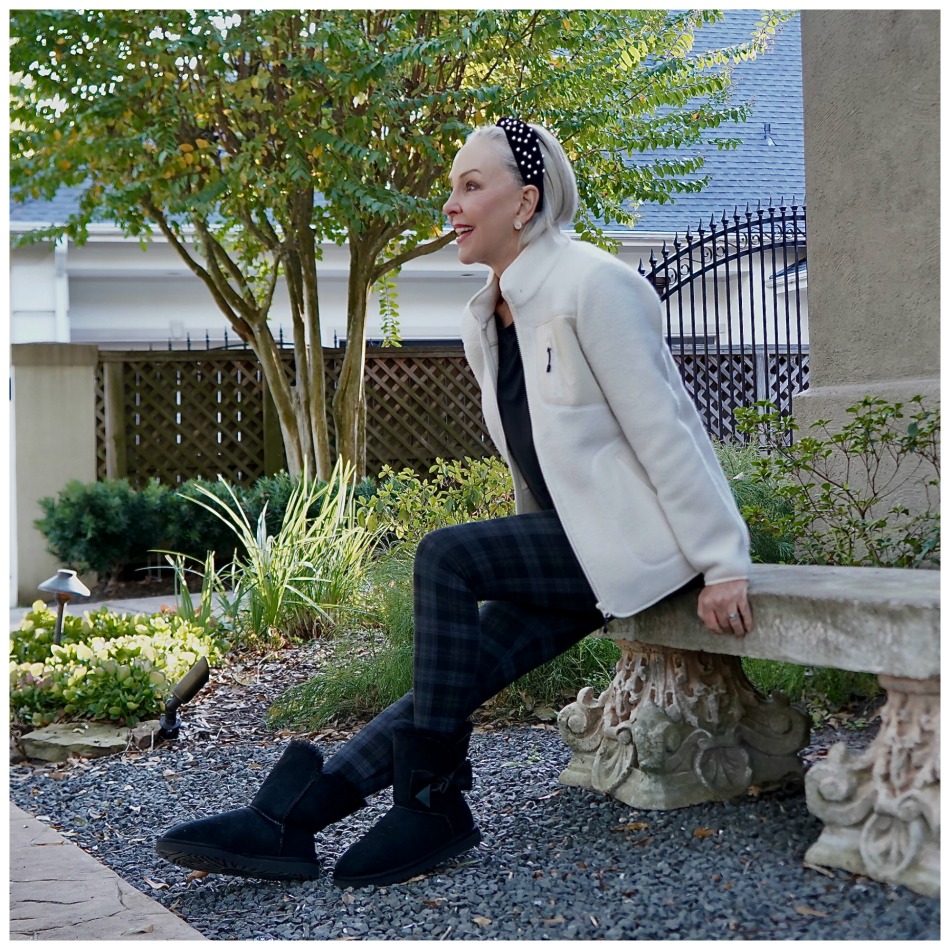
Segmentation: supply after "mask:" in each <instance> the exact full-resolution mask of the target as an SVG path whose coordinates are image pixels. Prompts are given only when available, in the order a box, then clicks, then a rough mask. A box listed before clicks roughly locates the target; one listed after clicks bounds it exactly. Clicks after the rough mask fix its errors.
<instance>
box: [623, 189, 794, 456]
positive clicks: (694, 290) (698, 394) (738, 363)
mask: <svg viewBox="0 0 950 950" xmlns="http://www.w3.org/2000/svg"><path fill="white" fill-rule="evenodd" d="M649 265H650V268H649V270H647V269H646V268H645V267H644V264H643V262H642V261H641V262H640V267H639V271H640V273H641V274H643V275H644V276H645V277H646V278H647V279H648V280H649V281H650V282H651V283H652V284H653V286H654V288H655V289H656V291H657V293H658V294H659V295H660V299H661V300H662V301H663V303H664V310H665V316H666V338H667V342H668V344H669V346H670V349H671V351H672V353H673V358H674V360H675V361H676V363H677V365H678V366H679V369H680V373H681V375H682V377H683V382H684V383H685V385H686V388H687V390H688V391H689V392H690V394H691V395H692V397H693V399H694V401H695V403H696V406H697V408H698V409H699V412H700V415H701V416H702V418H703V421H704V422H705V424H706V428H707V430H708V431H709V433H710V434H711V435H712V436H713V437H715V438H719V439H724V440H733V441H736V440H741V439H742V438H743V437H742V436H741V434H740V433H738V432H736V427H735V417H734V413H735V409H736V407H738V406H750V405H752V404H753V403H755V402H756V401H758V400H763V399H767V400H769V401H770V402H772V403H773V404H774V405H776V406H777V407H778V408H779V409H780V411H781V412H782V413H784V414H789V413H791V411H792V399H793V397H794V395H795V394H796V393H799V392H802V391H803V390H805V389H807V388H808V343H807V303H806V298H805V284H806V280H805V277H806V270H805V267H806V244H805V208H804V206H798V205H794V204H793V205H791V206H789V207H786V206H785V205H784V204H782V205H781V206H779V207H778V208H774V207H769V208H762V207H761V206H759V207H758V208H757V209H756V210H755V211H752V210H750V209H749V208H748V207H747V208H746V210H745V212H739V211H738V210H736V211H734V212H733V214H732V216H731V218H730V217H728V216H727V215H726V213H725V212H723V215H722V218H721V219H720V220H719V221H718V222H717V221H716V220H715V218H714V217H711V218H710V220H709V225H708V227H704V226H703V225H702V224H700V225H699V227H698V228H697V229H696V231H695V233H693V232H692V231H687V232H686V234H685V236H684V238H683V240H682V241H681V240H680V238H679V236H678V235H677V236H676V237H675V238H674V240H673V243H672V247H670V246H668V245H667V243H666V242H664V244H663V247H662V249H661V251H660V259H659V260H657V257H656V254H655V253H654V254H651V255H650V260H649Z"/></svg>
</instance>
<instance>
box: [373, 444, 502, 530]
mask: <svg viewBox="0 0 950 950" xmlns="http://www.w3.org/2000/svg"><path fill="white" fill-rule="evenodd" d="M429 475H430V476H431V477H430V478H424V477H420V476H419V475H417V474H416V473H415V472H414V471H413V470H412V469H410V468H406V469H403V470H402V471H400V472H396V471H395V470H393V469H392V468H390V467H389V466H386V467H385V468H384V469H383V470H382V472H380V475H379V484H378V486H377V488H376V492H375V494H373V495H371V496H370V497H369V498H367V497H363V496H359V497H358V498H357V504H358V506H359V513H360V520H361V522H362V523H363V524H365V525H366V526H367V527H368V528H369V529H370V530H380V531H382V532H384V536H385V537H386V538H387V540H389V541H390V542H392V543H395V544H401V545H406V546H408V547H409V548H414V547H415V545H416V544H418V542H419V541H420V540H421V539H422V538H423V537H424V536H425V535H427V534H428V533H429V532H430V531H434V530H435V529H436V528H443V527H445V526H447V525H453V524H462V523H464V522H467V521H483V520H486V519H488V518H500V517H504V516H505V515H512V514H514V511H515V502H514V488H513V487H512V484H511V474H510V472H509V470H508V466H507V465H506V464H505V463H504V461H503V460H501V459H499V458H483V459H472V458H466V459H465V460H464V461H446V460H445V459H436V463H435V465H433V466H432V467H431V468H430V469H429Z"/></svg>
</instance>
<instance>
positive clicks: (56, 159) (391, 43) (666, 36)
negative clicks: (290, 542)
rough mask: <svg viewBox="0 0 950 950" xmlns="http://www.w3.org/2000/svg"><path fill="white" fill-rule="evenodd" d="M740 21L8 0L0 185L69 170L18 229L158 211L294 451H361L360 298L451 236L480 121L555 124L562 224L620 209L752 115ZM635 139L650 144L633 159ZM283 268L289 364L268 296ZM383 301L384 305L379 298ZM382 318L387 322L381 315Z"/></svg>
mask: <svg viewBox="0 0 950 950" xmlns="http://www.w3.org/2000/svg"><path fill="white" fill-rule="evenodd" d="M784 16H785V15H778V14H769V15H766V16H765V17H764V18H763V20H762V22H761V24H760V26H759V28H758V29H757V30H756V31H755V33H754V35H753V36H751V37H750V38H749V40H748V42H745V43H743V44H741V45H739V46H736V47H733V48H729V49H718V50H715V51H713V52H701V53H697V52H695V51H694V39H695V35H696V33H697V31H698V30H699V29H700V28H701V27H702V26H703V25H705V24H708V23H712V22H715V21H716V20H718V19H720V18H721V14H719V13H717V12H715V11H709V10H704V11H687V12H669V11H662V10H651V11H577V10H574V11H555V10H543V11H524V10H502V11H482V12H472V11H461V10H390V11H385V10H374V11H368V10H367V11H359V10H312V11H297V10H265V11H240V12H233V11H232V12H215V11H185V10H162V11H161V12H160V15H156V12H155V11H129V10H117V11H116V10H85V11H76V10H52V11H51V10H41V11H34V10H28V11H15V12H13V13H12V14H11V35H12V38H13V43H12V46H11V71H12V73H13V75H14V77H15V81H14V83H13V85H12V87H11V91H12V105H11V119H12V121H11V170H10V174H11V187H12V193H13V199H14V200H17V201H22V200H27V199H29V198H47V199H48V198H52V197H53V195H55V194H56V192H57V191H58V190H59V189H60V188H62V187H63V186H80V187H81V193H82V197H81V200H80V202H79V208H78V211H77V212H76V213H75V214H74V215H73V216H72V217H71V218H70V219H69V221H67V222H65V223H63V224H61V225H57V226H55V227H49V228H46V229H44V230H40V231H36V232H34V233H33V234H31V235H28V236H27V238H26V240H30V241H38V240H50V239H54V238H58V237H60V236H62V235H67V236H68V237H69V238H71V239H72V240H74V241H76V242H78V243H81V242H82V241H83V240H85V238H86V235H87V229H88V225H89V224H90V222H92V221H94V220H107V221H111V222H114V223H115V224H116V225H118V226H119V227H121V228H122V230H123V232H124V233H125V234H126V235H128V236H136V237H139V238H140V240H142V241H143V242H144V241H147V240H148V239H150V238H151V237H153V236H154V234H155V232H156V231H157V232H159V233H160V234H161V235H163V236H164V238H165V239H167V241H168V242H170V244H171V245H172V246H173V247H174V248H175V249H176V251H177V252H178V253H179V254H180V255H181V257H182V258H183V259H184V260H185V262H186V263H187V265H188V266H189V268H190V269H191V270H192V271H193V272H194V273H195V274H196V275H197V276H198V277H199V278H200V279H201V280H202V281H203V282H204V284H205V286H206V287H207V288H208V290H209V292H210V293H211V294H212V296H213V298H214V300H215V301H216V303H217V305H218V306H219V308H220V309H221V310H222V312H223V313H224V314H225V316H226V317H227V319H228V320H229V322H230V323H231V325H232V326H233V327H234V329H235V331H236V332H237V334H238V335H239V336H240V337H241V339H243V340H245V341H246V342H247V343H248V344H249V346H250V347H251V348H252V349H253V350H254V352H255V353H256V354H257V356H258V358H259V359H260V362H261V366H262V370H263V373H264V376H265V379H266V382H267V385H268V388H269V390H270V392H271V394H272V396H273V399H274V403H275V405H276V408H277V414H278V417H279V419H280V425H281V430H282V434H283V439H284V446H285V449H286V454H287V462H288V469H289V470H290V471H291V472H298V471H300V470H301V469H302V468H303V467H304V465H308V467H309V470H310V471H311V472H316V473H317V474H318V475H320V476H321V477H326V476H327V475H328V473H329V471H330V468H331V467H332V463H333V460H334V456H335V455H336V454H339V455H342V456H343V457H345V458H346V459H348V460H350V461H352V462H354V463H355V464H356V465H357V467H358V468H359V469H360V470H362V468H363V459H362V438H361V428H360V420H361V418H362V412H361V408H362V402H363V391H362V377H363V360H364V353H365V329H364V328H365V321H366V311H367V304H368V302H369V300H370V298H371V293H372V291H373V288H374V286H376V287H379V288H381V290H382V293H383V295H384V297H385V298H386V299H387V300H388V299H390V297H391V288H392V280H393V278H394V275H395V274H396V273H398V271H399V268H400V267H401V266H402V265H404V264H405V263H407V262H408V261H410V260H412V259H414V258H416V257H419V256H421V255H423V254H428V253H431V252H433V251H435V250H437V249H438V248H440V247H443V246H444V245H445V244H447V243H448V242H449V241H450V240H451V239H452V237H453V235H452V234H451V233H450V232H447V231H446V230H445V228H444V226H443V225H444V220H443V216H442V213H441V205H442V202H443V200H444V197H445V194H446V192H447V183H446V175H447V170H448V168H449V166H450V164H451V158H452V155H453V154H454V152H455V150H456V149H457V148H458V147H459V146H460V145H461V143H462V141H463V139H464V137H465V135H466V134H467V132H468V131H469V130H470V129H471V128H472V127H473V126H474V125H476V124H478V123H480V122H484V121H494V120H496V119H497V118H500V117H501V116H502V115H505V114H517V115H520V116H524V117H526V118H528V119H529V120H532V121H538V122H541V123H542V124H545V125H547V126H548V127H550V128H551V129H552V130H554V131H555V132H556V133H557V134H558V135H560V137H561V139H562V141H564V143H565V146H566V149H567V151H568V153H569V155H570V157H571V158H572V160H573V161H574V162H575V168H576V171H577V174H578V179H579V187H580V191H581V197H582V209H581V211H580V213H579V215H578V220H577V224H576V226H577V229H578V230H579V231H580V232H581V233H582V235H583V236H584V237H585V238H587V239H591V240H599V239H600V238H601V237H602V230H601V229H602V226H603V225H607V224H610V223H612V222H621V223H632V222H633V221H634V220H635V216H636V214H635V209H636V206H637V204H638V203H640V202H642V201H646V200H652V201H665V200H669V199H670V198H671V197H672V196H673V195H675V194H676V193H678V192H683V191H692V190H698V189H699V188H701V187H702V185H703V179H702V177H701V176H700V177H696V176H695V175H693V174H692V173H695V172H698V171H700V169H701V167H702V159H701V158H695V159H682V158H676V159H672V158H664V157H662V155H661V154H654V153H657V151H658V150H662V149H664V148H667V147H671V146H684V145H689V144H692V143H695V142H698V141H701V140H707V141H710V142H711V143H714V145H717V146H718V147H728V146H729V145H730V144H734V140H729V139H724V138H723V139H718V140H716V139H714V138H710V137H709V135H708V133H709V131H710V130H716V129H718V128H719V127H720V126H721V125H722V124H723V123H725V122H727V121H729V120H741V119H742V118H744V117H745V115H746V110H745V108H744V106H743V105H742V104H734V103H731V102H730V100H729V88H730V73H731V69H732V67H733V66H734V65H735V63H737V62H739V61H740V60H741V59H744V58H748V57H752V56H755V55H757V54H758V53H760V52H762V51H763V50H764V49H765V48H766V46H767V43H768V38H769V35H770V33H773V32H774V30H775V26H776V24H777V23H778V22H780V20H781V19H782V18H783V17H784ZM631 149H635V150H637V149H638V150H640V151H641V152H643V153H650V154H649V156H648V157H644V158H643V159H638V160H636V161H630V160H629V152H630V151H631ZM326 241H333V242H336V243H338V244H344V243H345V244H346V245H347V246H348V248H349V259H350V267H349V288H348V303H347V310H348V312H347V331H346V335H347V343H348V346H347V350H346V356H345V359H344V362H343V368H342V374H341V377H340V380H339V383H338V387H337V390H336V394H335V396H334V398H333V402H332V418H333V428H334V430H335V444H331V439H330V434H329V432H330V430H329V426H328V411H327V406H326V403H325V395H324V394H325V379H324V363H323V357H322V351H321V344H320V339H321V336H320V311H319V299H320V295H319V292H318V278H319V274H320V268H319V263H320V248H321V244H322V243H323V242H326ZM281 280H283V281H284V282H285V283H286V287H287V291H288V295H289V300H290V310H291V318H292V325H293V347H294V367H295V370H294V372H295V375H294V378H293V379H292V380H291V379H289V378H288V376H287V374H286V373H285V370H284V367H283V365H282V362H281V360H280V357H279V350H278V347H277V344H276V341H275V340H274V337H273V334H272V331H271V328H270V325H269V324H268V315H269V313H270V311H271V307H272V302H273V299H274V293H275V290H276V288H277V286H278V282H279V281H281ZM389 315H390V318H391V319H392V316H393V314H392V310H390V311H389ZM391 330H392V336H393V337H394V338H397V337H398V328H397V326H396V325H395V322H394V321H393V325H392V327H391Z"/></svg>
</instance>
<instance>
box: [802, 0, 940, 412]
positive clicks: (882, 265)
mask: <svg viewBox="0 0 950 950" xmlns="http://www.w3.org/2000/svg"><path fill="white" fill-rule="evenodd" d="M801 17H802V79H803V82H802V89H803V95H804V107H805V179H806V192H807V199H808V319H809V334H810V342H811V347H810V350H811V355H810V361H811V382H810V390H809V392H808V393H807V394H805V395H803V396H801V397H796V400H795V414H796V418H797V419H798V420H799V422H801V423H803V424H804V425H807V424H808V423H809V422H811V421H813V420H814V419H816V418H830V419H838V418H841V417H842V416H843V410H844V409H845V408H846V407H847V406H849V405H852V404H854V403H856V402H858V401H859V400H860V399H861V398H863V397H864V396H865V395H873V396H879V397H881V398H884V399H887V400H889V401H895V400H905V399H907V398H909V397H911V396H913V395H915V394H917V393H920V394H921V395H923V396H925V397H927V398H928V400H929V401H932V402H933V403H936V401H937V398H938V396H939V384H938V375H939V371H940V370H939V355H938V354H939V259H940V255H939V233H940V190H939V174H940V167H939V141H940V108H939V56H940V14H939V12H938V11H936V10H805V11H804V12H803V13H802V14H801Z"/></svg>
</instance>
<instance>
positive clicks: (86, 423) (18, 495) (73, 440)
mask: <svg viewBox="0 0 950 950" xmlns="http://www.w3.org/2000/svg"><path fill="white" fill-rule="evenodd" d="M11 350H12V362H13V372H12V413H11V423H12V430H13V431H12V432H11V436H12V439H11V442H12V444H13V446H14V452H13V459H12V467H13V471H12V473H11V474H12V492H11V495H12V500H13V504H12V511H11V522H12V523H11V525H10V539H11V547H12V551H11V574H12V577H11V585H10V586H11V593H13V592H15V594H16V599H17V602H18V603H20V604H29V603H31V602H32V601H33V600H35V599H36V598H37V597H38V596H39V594H38V592H37V589H36V585H37V584H39V583H40V582H41V581H44V580H46V578H48V577H50V576H51V575H53V574H55V573H56V569H57V568H59V567H63V566H64V565H62V564H59V563H57V561H56V559H55V558H54V557H53V556H52V555H50V554H48V553H47V552H46V539H45V538H44V537H43V535H41V534H40V532H39V531H37V530H36V528H35V527H34V526H33V522H34V520H35V519H36V518H39V517H41V516H42V510H41V509H40V506H39V501H40V499H41V498H46V497H48V496H51V495H56V494H57V493H58V492H59V491H60V490H61V489H62V488H63V487H65V485H66V483H67V482H69V481H71V480H72V479H79V480H80V481H83V482H93V481H95V480H96V396H95V382H94V379H95V368H96V362H97V360H98V349H97V348H96V347H94V346H77V345H70V344H57V343H29V344H20V345H14V346H13V347H11ZM84 580H85V581H86V583H87V584H88V583H89V582H90V580H91V578H88V577H86V578H84Z"/></svg>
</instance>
